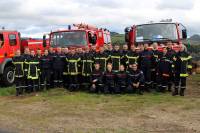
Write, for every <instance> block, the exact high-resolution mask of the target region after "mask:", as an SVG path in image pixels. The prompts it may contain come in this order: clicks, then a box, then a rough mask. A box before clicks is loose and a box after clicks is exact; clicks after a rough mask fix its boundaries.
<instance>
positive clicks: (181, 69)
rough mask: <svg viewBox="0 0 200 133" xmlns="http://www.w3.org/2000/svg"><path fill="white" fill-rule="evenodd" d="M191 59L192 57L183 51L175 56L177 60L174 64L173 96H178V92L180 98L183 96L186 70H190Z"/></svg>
mask: <svg viewBox="0 0 200 133" xmlns="http://www.w3.org/2000/svg"><path fill="white" fill-rule="evenodd" d="M191 59H192V57H191V56H190V55H189V54H188V53H187V52H185V51H182V52H179V53H178V54H177V60H176V61H175V64H174V74H175V90H174V92H173V95H178V92H179V94H180V96H184V91H185V89H186V78H187V77H188V69H192V65H191ZM179 88H180V89H179ZM179 90H180V91H179Z"/></svg>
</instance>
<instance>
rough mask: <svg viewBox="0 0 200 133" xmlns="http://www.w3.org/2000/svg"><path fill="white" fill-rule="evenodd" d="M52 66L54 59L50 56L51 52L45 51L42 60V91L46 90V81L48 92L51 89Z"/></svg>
mask: <svg viewBox="0 0 200 133" xmlns="http://www.w3.org/2000/svg"><path fill="white" fill-rule="evenodd" d="M51 66H52V58H51V56H49V51H48V50H47V49H45V50H44V55H43V56H42V57H41V58H40V70H41V79H40V83H41V84H40V89H41V90H43V89H44V88H45V81H46V89H47V90H48V89H50V82H51V81H50V78H51Z"/></svg>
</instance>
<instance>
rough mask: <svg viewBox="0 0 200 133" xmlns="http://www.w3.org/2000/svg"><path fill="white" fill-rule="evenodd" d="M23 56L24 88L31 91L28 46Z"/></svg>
mask: <svg viewBox="0 0 200 133" xmlns="http://www.w3.org/2000/svg"><path fill="white" fill-rule="evenodd" d="M23 58H24V89H25V92H29V89H28V66H29V64H28V60H29V59H30V49H29V48H28V47H25V49H24V54H23Z"/></svg>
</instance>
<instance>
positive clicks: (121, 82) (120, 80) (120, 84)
mask: <svg viewBox="0 0 200 133" xmlns="http://www.w3.org/2000/svg"><path fill="white" fill-rule="evenodd" d="M127 83H128V72H126V71H119V72H117V73H116V78H115V84H116V87H115V88H116V93H124V92H125V90H126V88H127V85H128V84H127Z"/></svg>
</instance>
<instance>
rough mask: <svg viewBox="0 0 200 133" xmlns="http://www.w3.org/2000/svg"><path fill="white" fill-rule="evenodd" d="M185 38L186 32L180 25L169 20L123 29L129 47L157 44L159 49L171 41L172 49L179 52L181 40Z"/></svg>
mask: <svg viewBox="0 0 200 133" xmlns="http://www.w3.org/2000/svg"><path fill="white" fill-rule="evenodd" d="M186 38H187V30H186V28H185V26H184V25H182V24H181V23H173V22H172V20H171V19H167V20H162V21H160V22H158V23H155V22H149V23H147V24H140V25H133V26H131V27H126V28H125V41H126V42H127V43H128V45H129V47H130V46H131V45H136V46H137V45H138V44H144V43H153V42H157V43H158V45H159V47H158V48H159V49H160V50H162V45H165V44H166V42H167V41H169V40H170V41H172V42H173V44H175V45H174V46H173V49H175V50H179V49H180V44H181V43H182V40H183V39H186Z"/></svg>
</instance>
